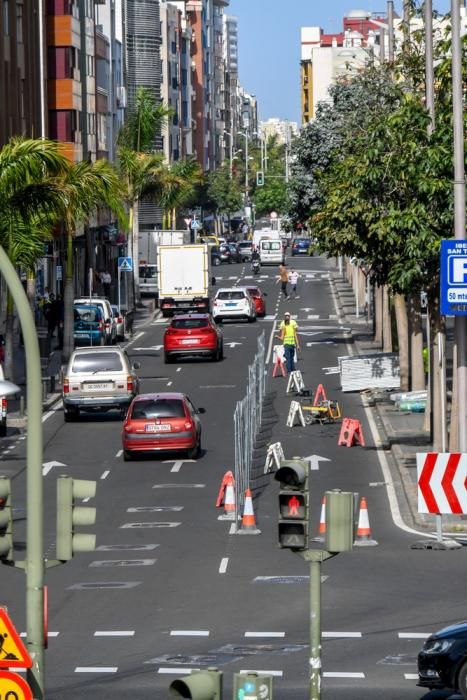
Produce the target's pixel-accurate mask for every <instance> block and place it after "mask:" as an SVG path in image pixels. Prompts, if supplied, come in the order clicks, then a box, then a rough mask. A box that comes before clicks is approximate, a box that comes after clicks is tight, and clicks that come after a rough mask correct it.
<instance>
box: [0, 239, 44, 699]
mask: <svg viewBox="0 0 467 700" xmlns="http://www.w3.org/2000/svg"><path fill="white" fill-rule="evenodd" d="M0 274H1V275H2V276H3V278H4V280H5V284H6V286H7V287H8V289H9V291H10V293H11V296H12V297H13V301H14V303H15V306H16V309H17V311H18V316H19V320H20V324H21V332H22V334H23V341H24V351H25V356H26V373H27V387H26V399H27V407H28V436H27V446H26V489H27V493H26V499H27V500H26V505H27V524H26V546H27V550H26V561H25V562H22V565H23V566H24V568H25V573H26V630H27V632H26V634H27V640H26V645H27V649H28V651H29V654H30V656H31V659H32V668H30V669H28V671H27V680H28V683H29V685H30V687H31V690H32V694H33V697H34V698H35V699H36V700H42V698H43V697H44V557H43V551H44V533H43V521H44V515H43V483H42V452H43V445H42V379H41V361H40V353H39V342H38V340H37V334H36V326H35V324H34V318H33V316H32V312H31V307H30V305H29V301H28V298H27V296H26V293H25V291H24V289H23V286H22V284H21V280H20V279H19V277H18V275H17V273H16V270H15V268H14V267H13V265H12V264H11V261H10V260H9V258H8V256H7V254H6V253H5V251H4V249H3V248H2V247H1V246H0Z"/></svg>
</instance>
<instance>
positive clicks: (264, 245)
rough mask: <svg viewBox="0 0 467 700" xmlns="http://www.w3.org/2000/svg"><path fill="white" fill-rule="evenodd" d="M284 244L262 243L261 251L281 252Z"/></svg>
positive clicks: (274, 242) (277, 242)
mask: <svg viewBox="0 0 467 700" xmlns="http://www.w3.org/2000/svg"><path fill="white" fill-rule="evenodd" d="M281 249H282V243H281V242H280V241H261V250H281Z"/></svg>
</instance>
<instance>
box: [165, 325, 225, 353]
mask: <svg viewBox="0 0 467 700" xmlns="http://www.w3.org/2000/svg"><path fill="white" fill-rule="evenodd" d="M180 356H183V357H187V356H201V357H209V358H211V359H212V360H222V358H223V356H224V343H223V336H222V332H221V331H220V330H219V329H218V328H217V326H216V325H215V323H213V320H212V317H211V315H210V314H186V315H183V316H175V318H173V319H172V321H171V323H170V325H169V326H168V328H167V329H166V331H165V333H164V360H165V362H166V363H169V362H172V360H173V358H174V357H180Z"/></svg>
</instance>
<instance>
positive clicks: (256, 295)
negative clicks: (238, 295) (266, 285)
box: [247, 287, 266, 317]
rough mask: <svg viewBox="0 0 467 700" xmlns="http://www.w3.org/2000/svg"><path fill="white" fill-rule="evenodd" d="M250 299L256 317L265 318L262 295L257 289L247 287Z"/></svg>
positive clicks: (264, 303) (264, 304) (264, 301)
mask: <svg viewBox="0 0 467 700" xmlns="http://www.w3.org/2000/svg"><path fill="white" fill-rule="evenodd" d="M247 289H248V291H249V293H250V297H252V299H253V301H254V302H255V306H256V315H257V316H263V317H264V316H266V300H265V298H264V294H263V292H262V291H261V289H260V288H259V287H247Z"/></svg>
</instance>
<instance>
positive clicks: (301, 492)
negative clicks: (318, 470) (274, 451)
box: [274, 457, 309, 550]
mask: <svg viewBox="0 0 467 700" xmlns="http://www.w3.org/2000/svg"><path fill="white" fill-rule="evenodd" d="M274 478H275V480H276V481H278V482H279V484H280V486H279V532H278V537H279V540H278V544H279V547H282V548H285V549H294V550H302V549H308V518H309V515H308V502H309V495H308V462H307V461H306V460H304V459H300V458H299V457H296V458H294V459H289V460H282V461H281V466H280V467H279V469H278V470H277V471H276V473H275V475H274Z"/></svg>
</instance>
